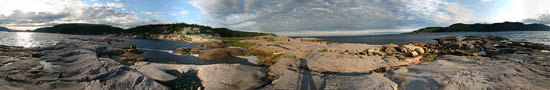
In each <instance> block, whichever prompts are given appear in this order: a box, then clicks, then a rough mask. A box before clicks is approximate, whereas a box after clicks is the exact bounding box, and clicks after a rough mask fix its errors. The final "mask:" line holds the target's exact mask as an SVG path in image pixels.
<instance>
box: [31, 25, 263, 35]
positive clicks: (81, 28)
mask: <svg viewBox="0 0 550 90" xmlns="http://www.w3.org/2000/svg"><path fill="white" fill-rule="evenodd" d="M34 32H46V33H63V34H93V35H102V34H131V35H151V34H188V35H196V34H204V35H212V36H215V37H253V36H262V35H273V34H267V33H259V32H244V31H235V30H230V29H227V28H212V27H209V26H203V25H197V24H186V23H174V24H152V25H142V26H137V27H134V28H130V29H122V28H119V27H113V26H110V25H103V24H84V23H70V24H59V25H54V26H53V27H44V28H39V29H36V30H34ZM180 32H182V33H180Z"/></svg>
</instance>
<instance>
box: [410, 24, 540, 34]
mask: <svg viewBox="0 0 550 90" xmlns="http://www.w3.org/2000/svg"><path fill="white" fill-rule="evenodd" d="M500 31H550V27H549V26H546V25H544V24H523V23H520V22H504V23H494V24H479V23H478V24H462V23H457V24H453V25H451V26H449V27H426V28H422V29H419V30H416V31H413V32H412V33H413V34H417V33H432V32H500Z"/></svg>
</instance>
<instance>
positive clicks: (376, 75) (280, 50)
mask: <svg viewBox="0 0 550 90" xmlns="http://www.w3.org/2000/svg"><path fill="white" fill-rule="evenodd" d="M80 40H86V41H83V42H78V43H75V42H72V43H65V42H62V43H60V44H58V45H55V46H51V47H45V48H18V47H10V46H2V48H4V47H5V48H7V49H2V50H1V51H2V53H7V54H0V56H1V57H3V58H15V59H2V68H0V69H1V70H7V71H6V72H11V73H2V74H6V75H5V76H8V77H7V78H5V79H4V81H1V80H0V82H1V83H0V87H6V88H10V89H32V88H50V89H55V87H66V88H73V89H82V88H84V89H99V88H104V89H105V88H122V87H126V86H128V87H132V88H133V89H139V88H155V89H168V88H177V87H178V86H177V85H176V86H173V85H170V83H184V84H183V85H184V87H192V88H193V89H197V88H201V89H365V88H368V89H393V90H395V89H428V88H468V89H483V88H485V89H487V88H492V89H499V88H517V89H543V88H548V86H545V85H541V84H539V83H548V82H547V81H548V80H550V78H548V77H546V76H545V75H548V74H550V71H547V70H550V69H549V68H548V67H545V65H550V61H548V60H546V59H549V58H550V57H549V56H548V55H550V53H548V52H544V51H543V50H544V49H546V51H548V50H547V49H550V48H549V47H550V46H548V45H541V44H534V43H528V42H514V41H510V40H508V39H506V38H502V37H491V36H472V37H468V38H465V39H458V38H454V37H445V38H441V39H440V42H441V43H439V44H429V43H421V42H415V43H407V44H384V45H369V44H357V43H329V42H325V41H322V40H320V39H316V38H288V37H280V36H259V37H250V38H246V39H239V40H235V41H231V42H228V41H227V40H226V41H224V40H221V41H224V42H225V44H230V45H237V46H233V47H230V48H217V49H216V48H212V49H206V50H200V51H199V57H201V56H208V57H209V58H213V59H219V60H232V58H234V57H240V56H256V57H257V58H258V59H259V61H257V63H255V64H257V65H261V66H251V65H242V64H209V65H189V64H161V63H150V62H141V61H136V62H134V63H135V64H129V65H123V64H120V63H122V62H115V61H117V60H115V59H114V58H110V57H111V56H104V55H109V54H102V52H103V53H108V52H109V50H111V51H112V49H113V48H114V47H108V46H99V45H94V44H90V43H89V42H96V41H103V40H95V39H80ZM114 41H116V40H114ZM247 44H249V45H247ZM10 48H14V49H10ZM52 48H53V49H52ZM137 48H139V47H137ZM481 48H484V49H483V50H482V49H481ZM130 49H131V48H130ZM105 50H107V51H105ZM239 50H244V51H242V52H241V51H239ZM236 51H239V52H236ZM48 52H50V53H48ZM60 52H65V53H60ZM207 52H215V53H207ZM251 52H253V53H251ZM190 53H191V52H190ZM195 53H196V52H195ZM205 53H206V54H205ZM29 54H30V55H29ZM37 56H42V57H37ZM52 56H53V57H52ZM220 56H221V57H220ZM524 57H525V58H524ZM85 58H91V59H85ZM38 62H40V63H38ZM97 62H101V63H97ZM19 63H26V64H29V65H30V66H29V65H22V64H19ZM43 63H51V64H47V65H46V64H43ZM106 63H108V64H106ZM52 65H54V66H55V65H57V66H55V67H69V68H70V67H75V69H76V68H91V69H83V70H84V71H77V72H75V71H71V70H75V69H68V70H67V69H59V68H51V66H52ZM74 65H78V66H74ZM98 65H100V66H98ZM34 67H42V68H34ZM110 67H120V68H111V69H105V70H104V68H110ZM13 70H22V71H19V72H13ZM86 70H91V71H86ZM94 70H103V71H101V72H104V73H100V74H98V75H97V74H94V73H92V72H95V71H94ZM501 71H502V72H501ZM36 72H38V73H36ZM117 72H125V73H117ZM432 72H434V73H432ZM59 73H62V74H59ZM63 73H65V74H63ZM71 73H72V74H71ZM37 74H38V75H39V76H37ZM463 74H469V75H463ZM510 74H513V75H514V76H509V75H510ZM40 75H42V76H40ZM51 75H54V76H55V75H58V76H57V78H52V77H45V76H51ZM71 75H73V76H71ZM90 75H91V76H90ZM105 75H107V76H115V77H100V78H97V79H101V80H100V81H97V79H93V78H90V79H85V80H80V79H78V78H77V79H69V80H68V81H67V78H75V77H81V78H84V77H92V76H105ZM505 75H508V76H505ZM16 76H23V77H16ZM118 76H124V77H118ZM425 76H429V77H430V78H422V77H425ZM186 77H194V78H186ZM441 77H445V78H441ZM531 77H537V78H531ZM40 78H48V79H50V80H49V81H43V80H42V79H40ZM140 78H141V79H140ZM185 78H186V79H191V82H180V81H182V79H185ZM491 78H493V79H491ZM494 78H498V80H494ZM120 79H124V80H126V81H124V82H135V83H138V84H136V85H137V86H136V85H128V84H124V83H123V82H112V81H119V80H120ZM462 79H464V80H463V81H457V82H451V81H454V80H462ZM52 80H53V81H56V80H64V81H57V82H53V81H52ZM141 80H145V81H141ZM430 80H435V81H430ZM511 80H513V81H518V80H519V81H521V82H522V83H505V82H507V81H511ZM328 81H330V82H328ZM30 82H42V84H31V83H30ZM69 82H71V83H73V84H65V83H69ZM74 82H77V83H74ZM146 83H147V85H146ZM46 84H47V85H50V86H51V87H46V86H44V85H46ZM14 85H15V86H14ZM17 85H27V86H25V87H21V86H17ZM56 85H57V86H56ZM66 85H69V86H71V87H69V86H66ZM411 85H412V86H411ZM457 85H468V86H457ZM113 86H116V87H113ZM179 87H181V86H179Z"/></svg>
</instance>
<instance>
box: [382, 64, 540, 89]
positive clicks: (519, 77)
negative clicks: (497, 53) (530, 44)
mask: <svg viewBox="0 0 550 90" xmlns="http://www.w3.org/2000/svg"><path fill="white" fill-rule="evenodd" d="M547 62H548V61H547ZM526 64H527V63H518V62H516V61H512V60H493V59H490V58H486V57H468V56H449V55H447V56H443V57H441V58H438V59H437V60H435V61H433V62H427V63H423V64H418V65H413V66H407V67H403V68H400V69H398V70H395V71H393V73H394V74H393V75H391V76H390V77H391V78H392V80H394V81H395V82H397V83H399V88H400V89H403V90H426V89H449V90H503V89H512V90H545V89H548V88H550V85H548V84H549V83H550V82H549V81H550V77H548V76H547V74H546V75H544V74H543V73H541V72H544V71H541V72H534V71H539V70H537V69H536V68H529V67H525V66H524V65H526ZM539 67H543V66H539Z"/></svg>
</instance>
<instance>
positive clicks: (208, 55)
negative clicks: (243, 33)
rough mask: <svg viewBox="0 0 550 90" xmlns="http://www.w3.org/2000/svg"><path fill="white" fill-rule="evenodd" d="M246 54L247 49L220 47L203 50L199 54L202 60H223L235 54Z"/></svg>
mask: <svg viewBox="0 0 550 90" xmlns="http://www.w3.org/2000/svg"><path fill="white" fill-rule="evenodd" d="M245 54H246V50H243V49H235V48H218V49H210V50H203V51H202V53H201V54H200V55H199V57H198V58H199V59H201V60H221V59H224V58H228V57H233V56H243V55H245Z"/></svg>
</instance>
